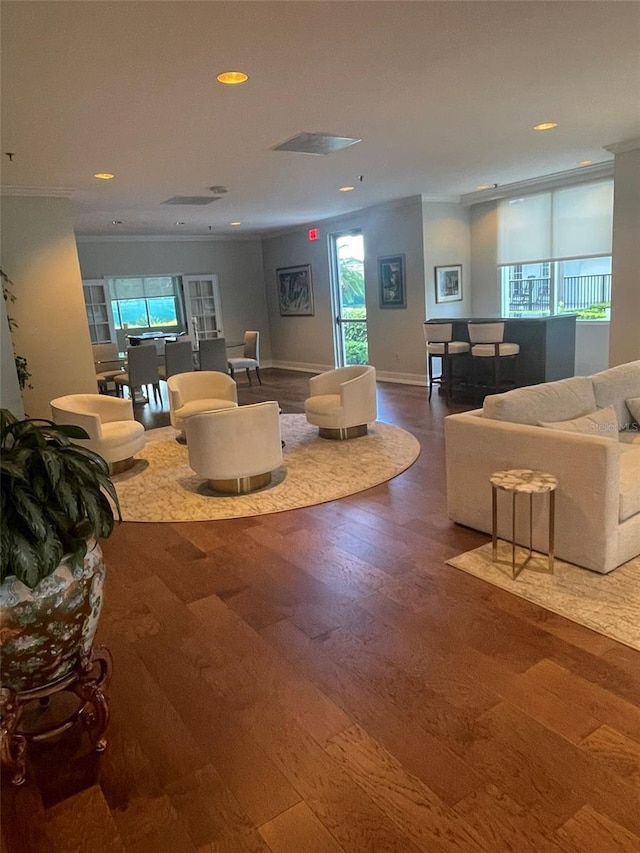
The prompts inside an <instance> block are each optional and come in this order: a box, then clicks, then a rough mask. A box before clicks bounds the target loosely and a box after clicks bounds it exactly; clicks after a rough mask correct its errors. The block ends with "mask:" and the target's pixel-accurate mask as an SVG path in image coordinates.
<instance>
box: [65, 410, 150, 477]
mask: <svg viewBox="0 0 640 853" xmlns="http://www.w3.org/2000/svg"><path fill="white" fill-rule="evenodd" d="M50 405H51V417H52V420H53V421H54V422H55V423H57V424H73V425H74V426H79V427H82V428H83V429H84V430H86V432H87V433H88V435H89V438H86V439H85V438H83V439H74V441H75V442H76V443H77V444H80V445H85V446H86V447H88V448H89V449H90V450H93V451H94V452H95V453H98V454H99V455H100V456H102V458H103V459H104V460H105V462H108V464H109V471H110V473H111V474H119V473H120V472H122V471H126V470H127V469H128V468H131V466H132V465H133V463H134V459H133V455H134V453H137V452H138V451H139V450H142V448H143V447H144V445H145V435H144V427H143V426H142V424H140V423H138V422H137V421H136V420H134V418H133V403H132V401H131V400H130V399H126V400H123V399H120V398H119V397H111V396H108V395H105V394H68V395H67V396H66V397H57V398H56V399H55V400H52V401H51V403H50Z"/></svg>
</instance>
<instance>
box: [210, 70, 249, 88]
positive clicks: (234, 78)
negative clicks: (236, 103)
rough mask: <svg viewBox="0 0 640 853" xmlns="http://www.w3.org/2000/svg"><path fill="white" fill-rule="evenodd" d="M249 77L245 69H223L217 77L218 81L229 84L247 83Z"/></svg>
mask: <svg viewBox="0 0 640 853" xmlns="http://www.w3.org/2000/svg"><path fill="white" fill-rule="evenodd" d="M248 79H249V75H248V74H245V73H244V71H223V72H222V74H218V76H217V77H216V80H217V81H218V83H226V84H227V86H237V85H238V83H246V81H247V80H248Z"/></svg>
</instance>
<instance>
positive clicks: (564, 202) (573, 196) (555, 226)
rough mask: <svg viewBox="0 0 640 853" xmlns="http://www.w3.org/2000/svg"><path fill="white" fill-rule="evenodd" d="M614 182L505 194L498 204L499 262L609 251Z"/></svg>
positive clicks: (559, 257) (550, 258)
mask: <svg viewBox="0 0 640 853" xmlns="http://www.w3.org/2000/svg"><path fill="white" fill-rule="evenodd" d="M612 230H613V181H600V182H598V183H594V184H579V185H577V186H573V187H566V188H565V189H560V190H554V191H552V192H546V193H536V194H535V195H530V196H523V197H522V198H509V199H504V200H503V201H501V202H500V204H499V206H498V263H499V264H523V263H535V262H540V261H561V260H566V259H570V258H589V257H598V256H602V255H610V254H611V234H612Z"/></svg>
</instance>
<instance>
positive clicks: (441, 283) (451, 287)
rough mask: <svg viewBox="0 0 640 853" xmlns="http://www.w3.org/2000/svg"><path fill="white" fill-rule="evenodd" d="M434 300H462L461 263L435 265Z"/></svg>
mask: <svg viewBox="0 0 640 853" xmlns="http://www.w3.org/2000/svg"><path fill="white" fill-rule="evenodd" d="M435 272H436V302H461V301H462V265H461V264H453V265H452V266H449V267H436V268H435Z"/></svg>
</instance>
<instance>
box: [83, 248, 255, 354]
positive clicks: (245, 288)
mask: <svg viewBox="0 0 640 853" xmlns="http://www.w3.org/2000/svg"><path fill="white" fill-rule="evenodd" d="M78 256H79V258H80V268H81V270H82V278H85V279H87V278H101V277H103V276H112V275H118V276H127V275H133V276H135V275H157V274H165V275H169V274H173V275H178V274H181V275H197V274H198V273H216V274H217V275H218V278H219V280H220V296H221V301H222V319H223V322H224V331H225V337H226V338H227V340H242V336H243V334H244V332H245V330H246V329H257V330H258V331H260V350H261V357H262V359H263V361H264V362H266V363H268V362H269V361H270V359H271V340H270V333H269V331H270V330H269V319H268V315H267V303H266V298H265V287H264V274H263V268H262V246H261V243H260V240H257V239H254V240H214V239H211V240H157V239H156V240H153V239H135V238H128V239H126V238H125V239H119V240H117V239H112V238H109V239H106V240H105V239H102V240H99V239H93V240H91V239H90V238H78Z"/></svg>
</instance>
